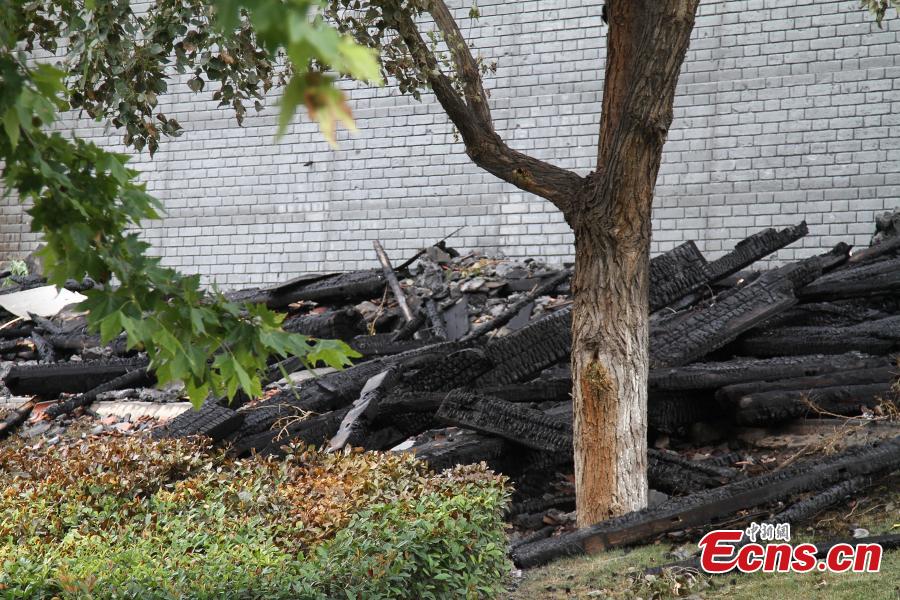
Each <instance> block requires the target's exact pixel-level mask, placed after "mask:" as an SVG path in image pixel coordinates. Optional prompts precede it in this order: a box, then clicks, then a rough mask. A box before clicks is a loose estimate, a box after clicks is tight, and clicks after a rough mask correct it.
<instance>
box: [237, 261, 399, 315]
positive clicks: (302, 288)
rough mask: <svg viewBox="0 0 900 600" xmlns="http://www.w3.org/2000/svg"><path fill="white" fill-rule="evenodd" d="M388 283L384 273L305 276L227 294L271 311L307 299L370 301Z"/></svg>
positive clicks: (380, 292) (378, 294) (324, 301)
mask: <svg viewBox="0 0 900 600" xmlns="http://www.w3.org/2000/svg"><path fill="white" fill-rule="evenodd" d="M384 287H385V280H384V275H383V274H382V273H381V271H380V270H379V271H374V270H369V271H351V272H349V273H330V274H324V275H321V274H310V275H302V276H300V277H297V278H296V279H292V280H291V281H288V282H286V283H283V284H280V285H277V286H274V287H271V288H265V289H260V288H254V289H248V290H241V291H238V292H230V293H228V294H226V297H227V298H228V299H229V300H232V301H234V302H251V303H262V304H265V305H266V306H268V307H269V308H284V307H286V306H288V305H289V304H293V303H294V302H299V301H301V300H306V301H310V302H318V303H320V304H328V303H331V302H348V301H353V300H366V299H369V298H375V297H377V296H381V294H382V292H383V291H384Z"/></svg>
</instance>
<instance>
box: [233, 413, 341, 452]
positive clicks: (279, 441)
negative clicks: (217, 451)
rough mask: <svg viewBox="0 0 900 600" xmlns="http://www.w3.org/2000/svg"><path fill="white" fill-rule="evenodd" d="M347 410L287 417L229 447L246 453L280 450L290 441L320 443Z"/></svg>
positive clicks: (336, 426)
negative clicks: (303, 417) (299, 417)
mask: <svg viewBox="0 0 900 600" xmlns="http://www.w3.org/2000/svg"><path fill="white" fill-rule="evenodd" d="M348 412H349V409H347V408H342V409H340V410H333V411H330V412H327V413H325V414H321V415H316V416H313V417H309V418H306V419H298V418H290V417H288V418H286V419H284V421H283V422H282V421H276V422H275V423H274V426H273V427H272V428H271V429H269V430H267V431H263V432H261V433H257V434H255V435H251V436H244V437H241V438H239V439H237V440H235V441H233V442H232V444H231V447H230V448H229V451H230V453H231V454H232V455H234V456H245V455H247V454H252V453H256V454H281V453H282V448H283V447H284V446H286V445H289V444H300V445H311V446H317V447H318V446H321V445H323V444H325V443H326V442H328V440H329V439H331V438H332V437H333V436H334V435H335V433H337V430H338V427H340V425H341V421H342V420H343V419H344V417H345V416H346V415H347V413H348Z"/></svg>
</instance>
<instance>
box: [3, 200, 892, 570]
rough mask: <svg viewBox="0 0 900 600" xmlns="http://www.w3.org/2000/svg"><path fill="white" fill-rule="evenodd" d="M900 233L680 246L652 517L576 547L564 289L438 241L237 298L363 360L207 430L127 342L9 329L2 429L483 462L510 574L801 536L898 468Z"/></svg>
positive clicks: (222, 409)
mask: <svg viewBox="0 0 900 600" xmlns="http://www.w3.org/2000/svg"><path fill="white" fill-rule="evenodd" d="M898 220H900V219H898V217H897V216H896V214H895V215H886V216H884V217H880V218H879V221H878V224H877V231H876V236H875V238H873V245H872V246H870V247H869V248H866V249H862V250H859V251H856V250H854V249H852V248H851V247H850V246H849V245H846V244H838V245H837V246H835V247H834V248H833V249H832V250H830V251H828V252H825V253H822V254H817V255H812V256H809V257H807V258H803V259H800V260H797V261H794V262H789V263H787V264H783V265H782V266H778V267H776V268H771V269H766V270H763V269H759V270H755V269H758V266H757V265H758V263H759V261H761V260H762V259H765V258H766V257H770V256H772V255H773V254H775V253H777V252H778V251H779V250H781V249H782V248H785V247H787V246H789V245H791V244H793V243H795V242H797V241H798V240H800V239H802V238H803V236H804V235H806V233H807V226H806V224H805V223H800V224H798V225H796V226H792V227H787V228H784V229H781V230H776V229H767V230H765V231H761V232H758V233H755V234H753V235H751V236H750V237H748V238H747V239H745V240H743V241H742V242H740V243H738V244H737V245H736V246H735V247H734V249H733V250H732V251H730V252H728V253H727V254H725V255H724V256H722V257H721V258H718V259H716V260H707V258H706V257H704V256H703V254H702V253H701V252H700V251H699V250H698V248H697V246H696V245H695V244H694V243H693V242H686V243H684V244H682V245H680V246H677V247H675V248H673V249H672V250H669V251H668V252H665V253H663V254H661V255H659V256H657V257H654V258H653V259H652V260H651V268H650V283H651V292H650V312H651V332H650V342H651V343H650V352H651V357H650V358H651V370H650V376H649V382H648V390H649V400H648V418H649V425H650V436H651V439H650V444H651V448H652V449H651V450H650V454H649V456H648V473H649V480H650V486H651V489H652V490H654V493H652V494H651V497H652V498H653V505H652V506H651V507H650V508H648V509H645V510H643V511H640V512H637V513H632V514H629V515H626V516H624V517H621V518H618V519H613V520H610V521H606V522H603V523H599V524H597V525H596V526H594V527H591V528H587V529H581V530H574V531H568V532H566V533H563V534H562V535H556V533H558V531H559V529H560V528H562V529H564V530H567V529H568V530H571V523H572V519H571V518H570V516H567V515H569V513H570V511H571V510H572V509H573V508H574V491H573V487H572V484H571V481H572V477H571V473H572V445H573V440H572V401H571V397H570V389H571V373H570V370H569V366H568V362H569V355H570V347H571V335H570V328H571V319H572V315H571V299H570V288H569V285H570V283H569V282H570V276H571V271H570V269H569V268H568V267H566V266H564V267H561V268H552V267H549V266H547V265H544V264H541V263H539V262H537V261H531V260H528V261H524V262H515V261H509V260H502V259H490V258H485V257H481V256H478V255H475V254H470V255H466V256H460V255H459V254H458V253H457V252H455V251H454V250H453V249H452V248H449V247H448V246H447V245H446V243H445V242H441V243H439V244H437V245H435V246H432V247H430V248H427V249H424V250H423V251H421V252H419V253H417V255H416V256H415V257H413V259H410V260H407V261H405V262H403V263H402V264H398V266H396V267H394V266H392V262H391V258H390V257H388V255H387V253H386V252H385V251H384V249H383V248H381V246H380V245H377V244H376V250H377V257H378V261H379V263H380V264H379V267H377V268H373V269H371V270H367V271H355V272H349V273H335V274H324V275H309V276H303V277H299V278H297V279H294V280H292V281H289V282H287V283H284V284H281V285H277V286H274V287H269V288H254V289H248V290H240V291H236V292H232V293H231V294H230V296H231V297H232V298H233V299H236V300H243V301H251V302H260V303H265V304H266V305H267V306H269V307H271V308H276V309H279V310H283V311H286V312H288V314H289V316H288V318H287V319H286V321H285V329H286V330H289V331H293V332H297V333H303V334H305V335H309V336H312V337H318V338H339V339H343V340H345V341H347V342H348V343H349V344H350V345H351V346H352V347H353V348H354V349H355V350H356V351H358V352H359V353H360V354H361V355H362V358H361V359H359V360H357V361H356V363H355V364H354V365H353V366H352V367H349V368H347V369H345V370H343V371H333V370H329V369H320V370H317V372H316V373H310V372H308V371H306V370H304V369H302V368H301V365H300V363H299V362H298V361H290V360H289V361H285V362H283V363H281V364H273V365H271V368H270V372H269V379H268V381H267V382H266V383H267V384H268V385H267V387H266V393H265V395H264V397H262V398H252V399H251V398H246V397H242V396H240V394H239V395H238V397H237V398H236V399H235V400H234V401H232V402H227V401H226V400H225V399H221V398H209V399H208V400H207V401H206V403H205V404H204V405H203V407H202V408H201V409H200V410H199V411H193V410H185V408H186V404H185V403H184V401H183V399H182V397H183V394H182V393H181V390H179V389H178V388H177V387H174V388H173V387H170V388H168V389H166V390H156V389H151V388H152V386H153V384H154V383H155V381H154V379H153V375H152V373H151V372H149V371H148V370H147V361H146V359H145V358H143V357H142V356H140V355H135V354H133V353H129V352H126V351H125V348H124V345H123V344H121V343H118V344H117V343H113V344H111V345H109V346H106V347H100V346H99V342H98V340H97V339H96V338H95V337H93V336H90V335H88V334H87V333H86V332H85V331H84V327H83V321H79V319H78V318H77V317H75V318H68V317H66V318H63V317H57V318H55V319H39V318H36V319H33V320H22V321H19V322H16V323H13V324H11V325H10V326H8V327H3V328H2V329H0V356H2V358H3V359H4V362H3V363H2V365H3V366H2V378H3V384H4V385H5V388H6V390H5V392H6V397H7V398H19V399H20V402H18V403H17V404H13V403H9V404H8V410H7V411H6V412H5V414H3V412H2V406H3V405H0V416H2V419H3V420H2V421H0V438H2V437H5V436H8V435H12V434H14V433H15V434H17V435H25V436H40V435H43V436H44V438H46V437H47V436H52V435H53V434H54V433H56V434H58V433H59V432H60V431H62V430H64V429H65V426H66V424H67V423H68V422H70V421H71V419H73V418H75V417H76V416H77V415H79V414H83V413H87V414H95V415H102V414H103V413H102V411H101V410H100V409H101V408H102V407H103V406H104V405H112V404H115V403H117V402H119V403H121V402H129V403H131V404H130V405H135V406H137V405H140V404H141V403H144V404H154V403H155V404H160V403H168V404H170V405H171V406H172V407H173V410H172V411H171V414H177V416H174V418H171V419H168V420H165V421H163V422H159V423H157V422H156V421H152V420H150V419H144V420H141V418H138V419H137V420H135V415H134V414H132V415H131V417H132V419H131V420H130V422H132V423H135V426H134V427H133V428H134V429H148V430H151V431H152V435H155V436H170V437H181V436H190V435H204V436H208V437H210V438H212V439H213V440H214V441H216V442H217V443H220V444H223V445H227V446H228V447H229V448H230V451H231V452H232V453H233V454H234V455H236V456H248V455H252V454H254V453H267V454H269V453H279V452H280V451H281V449H282V448H283V447H284V446H285V445H286V444H296V443H300V444H310V445H315V446H325V447H327V448H329V449H330V450H333V451H339V450H341V449H343V448H345V447H346V446H352V447H361V448H364V449H366V450H378V451H410V452H415V453H416V455H417V456H418V457H420V458H421V459H422V460H425V461H427V462H428V463H429V464H430V465H431V466H432V467H433V468H434V469H444V468H449V467H452V466H454V465H457V464H465V463H471V462H480V461H485V462H487V463H488V464H489V465H490V466H492V467H493V468H494V469H496V470H498V471H500V472H502V473H504V474H506V475H508V476H509V477H510V478H511V479H512V481H513V482H514V484H515V489H516V493H515V496H514V498H513V503H512V505H511V507H510V511H509V518H510V520H511V521H512V522H513V523H514V524H516V526H517V527H518V529H519V533H520V535H519V536H518V537H517V538H516V539H515V541H514V542H513V550H512V553H513V557H514V558H515V560H516V562H517V563H518V564H519V565H521V566H533V565H536V564H541V563H542V562H545V561H547V560H550V559H552V558H556V557H559V556H565V555H571V554H577V553H581V552H590V551H593V550H597V549H601V548H609V547H615V546H621V545H627V544H634V543H639V542H642V541H646V540H650V539H653V538H654V537H656V536H659V535H662V534H665V533H667V532H671V531H674V530H685V529H691V528H698V527H699V528H702V527H703V526H705V525H709V524H710V523H712V522H718V520H721V519H723V518H733V517H735V516H736V515H738V514H739V513H740V512H741V511H747V510H749V509H751V508H757V509H767V508H770V509H772V512H774V513H779V512H780V513H785V514H788V515H790V516H791V518H797V519H800V518H803V516H804V515H808V514H810V512H811V511H813V509H816V508H817V507H818V509H819V510H820V509H821V507H822V506H828V505H831V504H834V503H837V502H841V501H842V500H844V499H845V498H846V497H847V496H848V495H851V494H853V493H857V492H859V491H860V490H863V489H865V488H867V487H869V486H871V485H873V484H874V483H875V482H877V481H878V480H879V479H880V478H883V477H885V476H887V475H889V474H891V473H892V472H894V471H897V470H898V469H900V437H898V434H900V418H898V413H900V411H898V390H897V385H898V384H897V379H898V365H897V356H898V354H900V231H898V227H897V222H898ZM374 258H375V254H374V253H373V264H374ZM393 258H394V260H395V262H396V263H399V262H400V261H399V260H398V259H399V258H402V257H393ZM32 284H34V282H33V281H32V282H30V283H28V282H26V283H23V282H16V283H15V286H14V287H13V288H12V289H13V290H15V289H20V288H22V287H23V286H27V285H32ZM2 293H4V291H0V294H2ZM8 320H9V319H8ZM285 374H287V377H285ZM48 403H49V404H48ZM41 404H45V405H46V406H43V407H41V408H40V411H39V412H38V407H39V405H41ZM130 405H129V406H130ZM182 411H183V412H182ZM31 413H35V414H39V415H40V416H39V417H38V418H37V419H35V416H34V415H32V414H31ZM178 413H180V414H178ZM138 416H139V415H138ZM851 419H852V420H853V423H856V424H859V423H873V424H874V423H877V424H878V425H879V427H877V428H876V429H878V432H879V435H878V436H876V438H877V439H876V438H873V439H871V440H868V442H869V443H867V444H861V445H856V446H848V447H846V448H844V449H843V450H842V451H841V452H839V453H837V454H830V455H828V456H824V455H817V454H816V453H807V455H805V456H803V457H802V458H800V459H798V460H795V461H793V462H791V461H787V462H786V463H785V464H784V465H783V466H782V468H775V469H772V468H771V466H769V467H766V466H765V465H763V464H762V463H761V462H760V461H759V460H757V458H758V457H757V456H755V453H756V454H758V452H759V450H758V448H756V449H755V448H754V446H753V444H752V443H749V442H747V441H746V440H748V439H751V438H753V437H754V435H757V436H758V435H761V434H760V432H765V431H773V430H783V429H784V428H785V427H790V426H791V425H792V424H796V423H798V422H821V421H823V420H830V422H832V423H837V424H840V423H842V422H844V420H848V422H849V420H851ZM126 421H128V420H127V419H126ZM117 425H121V423H118V424H117ZM48 430H49V431H48ZM754 432H756V433H754ZM774 466H777V465H774Z"/></svg>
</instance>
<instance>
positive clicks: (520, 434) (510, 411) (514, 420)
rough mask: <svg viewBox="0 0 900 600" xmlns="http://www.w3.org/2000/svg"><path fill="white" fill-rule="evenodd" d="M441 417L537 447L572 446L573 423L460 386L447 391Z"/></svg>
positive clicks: (562, 449)
mask: <svg viewBox="0 0 900 600" xmlns="http://www.w3.org/2000/svg"><path fill="white" fill-rule="evenodd" d="M437 417H438V419H440V420H442V421H444V422H445V423H448V424H451V425H458V426H461V427H466V428H468V429H472V430H475V431H477V432H479V433H486V434H490V435H496V436H498V437H502V438H504V439H506V440H509V441H511V442H515V443H517V444H519V445H522V446H525V447H527V448H533V449H535V450H544V451H548V452H571V450H572V425H571V423H569V422H565V421H561V420H557V419H554V418H551V417H548V416H547V415H545V414H544V413H543V412H541V411H539V410H535V409H532V408H527V407H525V406H523V405H521V404H514V403H512V402H505V401H503V400H499V399H497V398H492V397H491V396H486V395H484V394H479V393H477V392H475V391H472V390H466V389H457V390H453V391H452V392H450V393H449V394H447V397H446V398H444V402H443V403H442V404H441V407H440V409H439V410H438V413H437Z"/></svg>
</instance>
